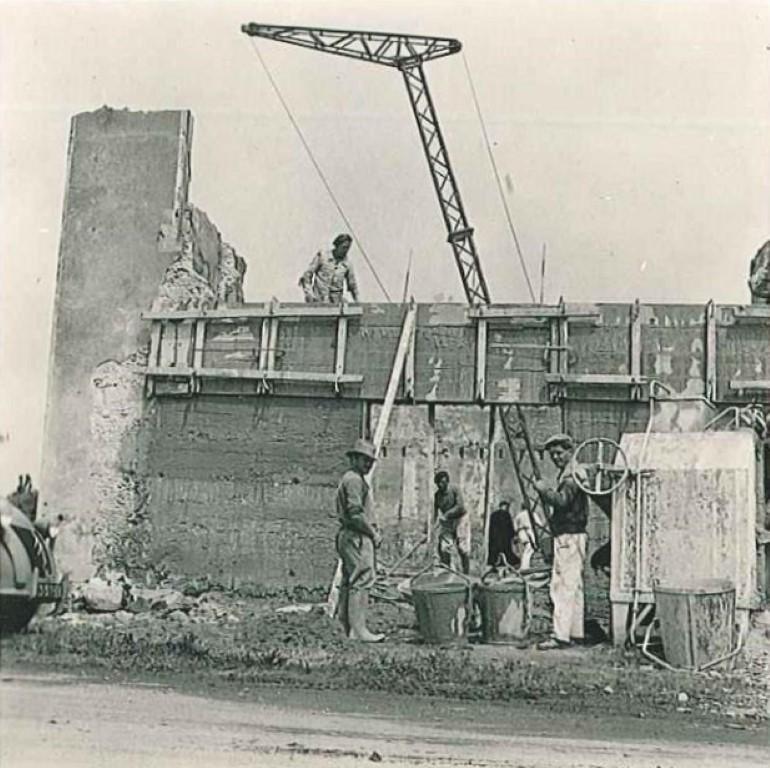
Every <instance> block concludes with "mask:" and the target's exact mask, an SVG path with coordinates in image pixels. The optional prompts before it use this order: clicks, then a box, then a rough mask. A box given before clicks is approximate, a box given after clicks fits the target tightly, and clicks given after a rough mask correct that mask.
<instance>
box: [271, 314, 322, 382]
mask: <svg viewBox="0 0 770 768" xmlns="http://www.w3.org/2000/svg"><path fill="white" fill-rule="evenodd" d="M336 340H337V319H336V318H334V317H330V318H309V317H285V318H284V317H282V318H281V319H280V320H279V322H278V334H277V339H276V342H275V369H276V370H279V371H309V372H315V373H331V372H332V371H333V370H334V356H335V350H336Z"/></svg>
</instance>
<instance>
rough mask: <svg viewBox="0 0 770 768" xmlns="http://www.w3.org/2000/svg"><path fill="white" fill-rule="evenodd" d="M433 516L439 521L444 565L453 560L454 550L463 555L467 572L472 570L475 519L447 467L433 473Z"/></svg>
mask: <svg viewBox="0 0 770 768" xmlns="http://www.w3.org/2000/svg"><path fill="white" fill-rule="evenodd" d="M433 481H434V482H435V483H436V493H435V495H434V497H433V519H434V521H435V522H437V525H438V556H439V560H441V562H442V563H443V564H444V565H449V564H450V563H451V562H452V550H453V549H456V550H457V554H458V555H459V556H460V565H461V567H462V571H463V573H465V574H467V573H468V572H469V571H470V555H471V522H470V518H469V516H468V511H467V510H466V509H465V504H464V503H463V497H462V494H461V493H460V489H459V488H457V487H456V486H454V485H452V484H451V483H450V482H449V473H448V472H446V471H444V470H443V469H442V470H440V471H439V472H436V474H435V475H434V477H433Z"/></svg>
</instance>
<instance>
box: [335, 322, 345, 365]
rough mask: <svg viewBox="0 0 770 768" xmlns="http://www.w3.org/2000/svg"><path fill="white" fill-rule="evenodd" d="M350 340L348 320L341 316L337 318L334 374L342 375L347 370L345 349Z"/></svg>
mask: <svg viewBox="0 0 770 768" xmlns="http://www.w3.org/2000/svg"><path fill="white" fill-rule="evenodd" d="M347 340H348V321H347V319H346V318H344V317H341V318H340V319H339V320H337V346H336V347H335V349H334V375H335V376H342V374H343V373H344V372H345V349H346V347H347Z"/></svg>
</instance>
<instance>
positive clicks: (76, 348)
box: [40, 107, 192, 579]
mask: <svg viewBox="0 0 770 768" xmlns="http://www.w3.org/2000/svg"><path fill="white" fill-rule="evenodd" d="M191 132H192V115H191V114H190V112H188V111H165V112H149V113H148V112H130V111H128V110H114V109H110V108H108V107H103V108H101V109H99V110H97V111H95V112H88V113H82V114H79V115H76V116H74V117H73V119H72V123H71V130H70V139H69V149H68V169H67V177H66V178H67V180H66V188H65V196H64V210H63V217H62V231H61V241H60V247H59V260H58V272H57V285H56V295H55V304H54V325H53V332H52V344H51V357H50V367H49V379H48V393H47V404H46V421H45V438H44V449H43V461H42V477H41V483H40V486H41V500H42V501H43V504H44V507H43V508H41V515H44V514H46V513H47V514H62V515H64V517H65V519H66V520H67V521H68V524H67V525H65V526H64V528H63V530H62V533H61V536H60V539H59V541H58V543H57V555H58V558H59V560H60V562H61V564H62V567H63V568H64V569H65V570H67V571H69V572H70V573H71V574H72V576H73V578H75V579H80V578H85V577H87V576H88V575H90V573H91V572H92V571H93V569H94V564H95V563H94V555H95V552H96V551H97V550H99V548H100V547H101V546H103V545H102V544H100V543H99V542H98V541H97V539H98V536H96V537H95V534H98V532H99V531H100V530H102V529H103V528H104V527H105V526H106V527H109V526H108V524H107V519H106V518H105V519H101V518H103V516H104V515H105V514H107V515H108V516H109V514H110V513H109V512H108V511H107V509H108V508H110V509H112V508H114V507H116V505H117V506H118V507H120V508H121V509H122V508H123V507H124V506H125V507H127V508H132V507H133V502H132V501H131V500H130V499H131V498H133V496H134V492H133V491H130V490H129V488H128V486H127V485H125V483H124V484H123V487H122V490H121V491H120V493H118V494H117V495H112V496H110V497H109V498H107V497H102V498H101V501H100V494H103V493H104V492H105V489H106V488H108V487H109V486H110V481H109V480H108V479H107V474H109V475H110V476H115V475H117V476H118V478H120V476H121V475H122V473H123V470H124V469H126V471H127V472H128V473H129V474H130V472H131V471H132V470H131V467H132V466H133V461H134V460H133V458H131V459H128V460H127V461H128V465H127V467H124V466H123V461H124V458H125V457H126V455H127V454H126V452H125V451H123V450H122V449H121V448H119V445H118V444H119V443H120V442H121V441H122V437H121V438H119V437H118V435H117V432H116V429H117V427H114V426H110V427H105V416H104V409H103V407H102V405H103V404H104V403H105V402H107V401H108V400H109V398H110V397H111V391H112V390H113V389H115V390H116V391H119V392H120V396H119V400H120V401H121V403H122V405H121V406H120V407H119V408H118V409H116V410H115V412H114V413H115V418H116V420H117V422H118V423H119V424H123V425H124V426H126V427H127V429H128V431H131V429H133V428H134V427H136V425H137V424H138V418H139V417H138V415H137V414H138V413H140V412H141V393H142V377H141V375H140V374H139V372H138V370H137V365H138V361H139V360H140V357H141V354H142V350H143V349H145V348H146V346H147V343H148V340H149V333H150V329H149V327H148V324H147V323H146V322H145V321H144V320H143V319H142V317H141V313H142V312H143V311H144V310H146V309H147V308H148V307H149V306H150V305H151V303H152V301H153V299H154V298H155V296H156V294H157V290H158V285H159V283H160V281H161V278H162V276H163V274H164V272H165V270H166V267H167V266H168V264H169V261H170V258H169V257H168V256H165V255H163V254H159V253H158V245H157V239H158V229H159V226H160V225H161V222H162V219H163V218H164V217H165V221H166V224H167V225H171V223H173V222H174V221H176V220H178V215H179V210H181V207H183V206H184V205H186V203H187V184H188V180H189V150H190V141H191ZM110 361H111V362H110ZM105 373H107V374H108V375H106V376H105ZM97 381H98V382H99V383H98V384H97V383H96V382H97ZM107 382H112V383H107ZM118 382H119V383H118ZM105 398H106V400H105ZM94 406H96V408H97V411H96V412H95V413H94V410H93V409H94ZM107 418H108V417H107ZM118 431H120V430H118ZM103 450H106V451H107V454H108V455H109V458H108V457H107V455H105V456H103V455H102V451H103ZM129 453H130V452H129ZM118 482H119V484H120V483H123V481H122V480H120V479H119V480H118ZM46 508H47V509H46ZM121 514H122V512H121ZM104 546H106V545H104Z"/></svg>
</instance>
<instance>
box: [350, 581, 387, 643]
mask: <svg viewBox="0 0 770 768" xmlns="http://www.w3.org/2000/svg"><path fill="white" fill-rule="evenodd" d="M368 608H369V593H368V592H367V591H366V590H363V589H357V590H355V591H352V592H349V593H348V621H349V622H350V632H349V633H348V637H349V638H350V639H351V640H360V641H361V642H363V643H379V642H380V641H382V640H384V639H385V635H379V634H374V633H373V632H370V631H369V629H368V628H367V626H366V613H367V610H368Z"/></svg>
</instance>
